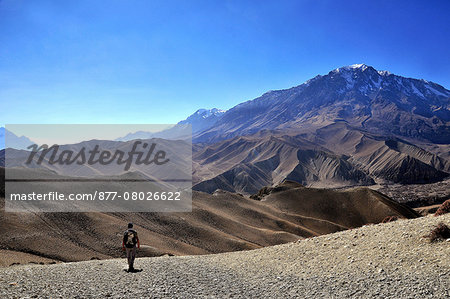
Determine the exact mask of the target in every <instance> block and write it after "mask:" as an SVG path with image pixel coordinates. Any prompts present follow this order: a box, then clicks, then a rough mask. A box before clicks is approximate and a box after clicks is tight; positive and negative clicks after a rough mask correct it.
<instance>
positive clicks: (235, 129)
mask: <svg viewBox="0 0 450 299" xmlns="http://www.w3.org/2000/svg"><path fill="white" fill-rule="evenodd" d="M339 121H343V122H346V123H348V124H349V125H351V126H353V127H355V128H360V129H364V130H366V131H368V132H371V133H376V134H379V135H382V136H396V137H400V138H405V139H407V140H413V141H419V142H429V143H441V144H449V143H450V91H449V90H447V89H446V88H444V87H442V86H440V85H438V84H436V83H433V82H430V81H426V80H418V79H412V78H404V77H401V76H397V75H394V74H391V73H390V72H387V71H377V70H376V69H374V68H373V67H371V66H367V65H364V64H356V65H352V66H347V67H341V68H338V69H335V70H333V71H331V72H329V73H328V74H327V75H324V76H321V75H319V76H316V77H315V78H313V79H311V80H308V81H307V82H306V83H304V84H302V85H299V86H296V87H292V88H289V89H284V90H277V91H270V92H267V93H265V94H263V95H262V96H261V97H259V98H256V99H254V100H251V101H247V102H244V103H242V104H239V105H237V106H235V107H233V108H232V109H230V110H228V111H227V112H225V113H224V114H223V115H222V116H221V117H220V119H218V120H217V122H216V123H215V124H214V126H212V127H210V128H209V129H207V130H205V131H203V132H200V133H198V134H196V135H195V136H194V137H195V138H194V141H195V142H208V143H212V142H216V141H220V140H224V139H227V138H231V137H235V136H240V135H250V134H253V133H256V132H257V131H259V130H262V129H269V130H274V129H288V128H290V129H292V128H295V129H298V130H301V131H311V130H315V129H318V128H321V127H324V126H326V125H330V124H332V123H336V122H339Z"/></svg>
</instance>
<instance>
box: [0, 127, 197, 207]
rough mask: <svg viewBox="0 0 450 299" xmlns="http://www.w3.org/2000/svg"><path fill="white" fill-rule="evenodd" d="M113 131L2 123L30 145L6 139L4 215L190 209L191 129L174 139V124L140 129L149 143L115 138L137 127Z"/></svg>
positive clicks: (186, 128)
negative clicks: (19, 145) (14, 144)
mask: <svg viewBox="0 0 450 299" xmlns="http://www.w3.org/2000/svg"><path fill="white" fill-rule="evenodd" d="M118 126H120V125H7V127H6V128H7V130H10V131H11V132H14V131H18V132H20V134H21V135H23V136H27V137H28V138H29V139H30V140H32V141H34V142H35V143H33V144H31V145H29V146H28V147H27V148H26V149H16V148H13V147H9V146H8V140H6V150H5V194H6V203H5V209H6V211H11V212H91V211H101V212H181V211H191V209H192V205H191V203H192V190H191V189H192V141H191V128H190V126H183V127H181V128H177V130H176V132H177V133H178V134H173V133H172V132H173V130H170V128H173V125H172V126H167V127H164V126H161V125H147V126H148V127H147V128H146V130H147V131H146V132H147V134H146V137H148V138H145V139H132V140H127V139H126V138H123V137H122V136H125V135H128V136H129V135H132V134H130V133H133V132H135V131H134V130H135V129H136V128H134V127H132V125H123V126H124V127H125V128H123V127H122V126H120V127H118ZM108 129H109V131H108ZM139 129H140V130H141V132H142V125H139ZM96 131H97V133H98V134H97V135H95V134H94V133H95V132H96ZM82 132H89V134H86V135H89V137H86V139H85V140H84V139H83V134H82ZM113 132H114V134H113ZM51 133H53V135H52V134H51ZM71 134H72V138H71V136H70V135H71ZM102 134H103V135H102ZM103 136H105V137H103ZM62 138H64V139H62ZM39 140H40V141H43V140H45V141H46V142H48V143H38V142H36V141H39ZM61 140H64V142H61ZM55 141H60V142H61V143H55ZM48 144H52V145H51V146H49V145H48Z"/></svg>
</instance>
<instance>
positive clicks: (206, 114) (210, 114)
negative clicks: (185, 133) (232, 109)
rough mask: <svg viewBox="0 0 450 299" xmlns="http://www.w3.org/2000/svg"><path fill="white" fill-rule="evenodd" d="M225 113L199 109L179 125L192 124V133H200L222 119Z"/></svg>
mask: <svg viewBox="0 0 450 299" xmlns="http://www.w3.org/2000/svg"><path fill="white" fill-rule="evenodd" d="M225 112H226V111H225V110H220V109H217V108H212V109H199V110H197V111H195V112H194V114H192V115H190V116H189V117H188V118H186V119H185V120H182V121H180V122H179V123H178V125H185V124H190V125H192V133H193V134H194V133H199V132H202V131H203V130H205V129H209V128H210V127H211V126H213V125H214V124H215V123H216V122H217V121H218V120H220V119H221V118H222V116H223V115H224V113H225Z"/></svg>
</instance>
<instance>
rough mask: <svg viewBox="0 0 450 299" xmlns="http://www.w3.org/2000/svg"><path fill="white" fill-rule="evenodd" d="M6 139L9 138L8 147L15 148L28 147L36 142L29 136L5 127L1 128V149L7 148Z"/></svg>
mask: <svg viewBox="0 0 450 299" xmlns="http://www.w3.org/2000/svg"><path fill="white" fill-rule="evenodd" d="M6 139H7V140H8V141H7V142H8V147H10V148H15V149H26V148H27V147H28V146H30V145H32V144H34V142H33V141H31V140H30V139H29V138H28V137H25V136H20V137H19V136H17V135H16V134H14V133H13V132H10V131H8V130H6V129H5V128H4V127H1V128H0V149H4V148H5V143H6Z"/></svg>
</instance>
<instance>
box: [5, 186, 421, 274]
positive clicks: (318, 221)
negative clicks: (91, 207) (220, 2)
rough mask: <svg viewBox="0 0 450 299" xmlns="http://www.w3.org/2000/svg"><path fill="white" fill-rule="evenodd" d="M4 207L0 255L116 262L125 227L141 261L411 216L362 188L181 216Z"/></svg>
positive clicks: (229, 201) (201, 199) (234, 198)
mask: <svg viewBox="0 0 450 299" xmlns="http://www.w3.org/2000/svg"><path fill="white" fill-rule="evenodd" d="M3 205H4V199H2V201H1V206H0V225H1V227H2V229H3V233H2V235H1V236H0V249H2V250H8V252H11V251H15V252H17V251H19V252H23V253H27V254H31V255H35V256H39V257H45V258H48V259H50V260H54V261H81V260H89V259H105V258H112V257H120V256H121V254H122V252H121V250H120V246H121V236H122V232H123V230H124V229H125V228H126V224H127V223H128V222H130V221H132V222H133V223H135V227H136V229H137V231H138V232H139V236H140V239H141V244H142V245H143V248H142V250H141V253H140V254H141V256H159V255H164V254H170V255H192V254H194V255H195V254H208V253H219V252H227V251H239V250H247V249H256V248H260V247H265V246H270V245H276V244H282V243H287V242H291V241H296V240H298V239H302V238H307V237H312V236H318V235H323V234H329V233H333V232H337V231H342V230H346V229H349V228H355V227H359V226H362V225H364V224H368V223H379V222H381V221H382V220H383V219H384V218H385V217H387V216H398V217H403V218H415V217H417V215H418V214H416V213H415V212H414V211H413V210H411V209H409V208H407V207H405V206H403V205H401V204H398V203H396V202H394V201H392V200H391V199H389V198H387V197H386V196H384V195H382V194H380V193H378V192H376V191H373V190H369V189H366V188H362V187H360V188H355V189H349V190H323V189H311V188H305V187H303V186H301V185H299V184H298V183H294V182H285V183H283V184H281V185H279V186H277V187H275V188H265V189H263V190H261V192H260V194H259V196H258V197H257V199H251V198H248V197H245V196H242V195H239V194H234V193H230V192H226V191H217V192H215V193H214V194H207V193H202V192H194V194H193V207H192V212H187V213H6V212H5V211H4V209H3ZM0 257H3V259H4V261H3V262H2V264H3V265H10V264H12V263H20V262H21V257H20V256H18V258H17V260H16V259H15V256H14V255H11V254H7V253H5V252H3V253H2V251H0ZM25 260H28V261H29V260H30V256H27V258H26V259H25ZM36 261H37V262H40V261H41V260H39V259H37V260H36Z"/></svg>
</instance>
